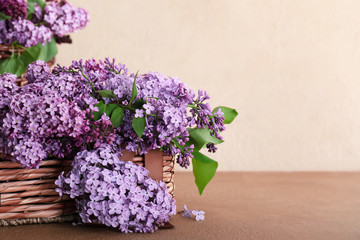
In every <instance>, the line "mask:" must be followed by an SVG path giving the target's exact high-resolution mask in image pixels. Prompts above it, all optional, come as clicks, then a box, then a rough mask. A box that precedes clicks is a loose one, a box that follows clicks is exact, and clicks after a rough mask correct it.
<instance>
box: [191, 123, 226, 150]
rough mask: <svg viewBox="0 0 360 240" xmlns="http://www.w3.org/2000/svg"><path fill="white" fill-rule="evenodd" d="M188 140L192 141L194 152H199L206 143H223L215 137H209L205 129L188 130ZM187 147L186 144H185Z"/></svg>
mask: <svg viewBox="0 0 360 240" xmlns="http://www.w3.org/2000/svg"><path fill="white" fill-rule="evenodd" d="M189 134H190V135H189V139H190V141H192V142H193V143H194V145H195V148H194V150H195V151H199V150H200V149H201V148H203V147H204V146H205V145H206V144H208V143H215V144H219V143H222V142H224V141H223V140H220V139H218V138H216V137H213V136H211V135H210V132H209V129H207V128H205V129H202V128H193V129H190V130H189ZM187 145H188V144H187Z"/></svg>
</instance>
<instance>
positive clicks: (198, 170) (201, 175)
mask: <svg viewBox="0 0 360 240" xmlns="http://www.w3.org/2000/svg"><path fill="white" fill-rule="evenodd" d="M192 154H193V156H194V158H193V159H192V164H193V173H194V177H195V183H196V186H197V187H198V189H199V193H200V195H201V194H202V193H203V191H204V189H205V187H206V185H207V184H208V183H209V182H210V180H211V179H212V178H213V177H214V175H215V172H216V169H217V167H218V163H217V162H216V161H214V160H212V159H211V158H209V157H207V156H205V155H204V154H202V153H199V152H193V153H192Z"/></svg>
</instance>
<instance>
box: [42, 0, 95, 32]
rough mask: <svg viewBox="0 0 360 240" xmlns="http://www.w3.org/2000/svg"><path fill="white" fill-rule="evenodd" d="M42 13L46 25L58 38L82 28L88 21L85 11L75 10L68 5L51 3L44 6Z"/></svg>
mask: <svg viewBox="0 0 360 240" xmlns="http://www.w3.org/2000/svg"><path fill="white" fill-rule="evenodd" d="M44 11H45V15H44V21H45V22H46V25H47V26H48V27H49V28H50V29H51V31H52V32H53V33H54V34H55V35H57V36H59V37H63V36H65V35H66V34H68V33H72V32H76V31H77V30H79V29H81V28H84V27H85V26H86V24H87V23H88V21H89V15H88V13H87V11H86V10H85V9H83V8H75V7H73V6H72V5H71V4H69V3H64V4H58V3H57V2H51V3H49V4H47V5H46V6H45V8H44Z"/></svg>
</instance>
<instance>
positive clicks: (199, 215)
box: [179, 205, 205, 221]
mask: <svg viewBox="0 0 360 240" xmlns="http://www.w3.org/2000/svg"><path fill="white" fill-rule="evenodd" d="M179 213H182V217H187V218H192V216H193V215H194V218H195V220H196V221H203V220H205V212H204V211H198V210H189V209H188V208H187V206H186V205H184V210H183V211H180V212H179Z"/></svg>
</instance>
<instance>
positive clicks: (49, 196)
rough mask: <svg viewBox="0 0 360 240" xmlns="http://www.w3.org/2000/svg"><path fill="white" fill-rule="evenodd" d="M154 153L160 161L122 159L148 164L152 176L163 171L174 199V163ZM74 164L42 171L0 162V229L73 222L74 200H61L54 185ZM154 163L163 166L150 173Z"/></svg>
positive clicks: (45, 166)
mask: <svg viewBox="0 0 360 240" xmlns="http://www.w3.org/2000/svg"><path fill="white" fill-rule="evenodd" d="M153 151H156V152H157V153H160V155H159V154H157V156H160V158H159V157H158V159H154V158H153V156H152V159H147V156H146V155H145V156H138V155H135V154H134V153H132V154H128V153H127V154H126V157H125V159H123V160H125V161H133V162H134V163H136V164H139V165H142V166H144V167H147V166H146V165H148V168H149V169H150V174H149V175H150V176H151V175H152V174H154V173H155V174H157V173H156V172H160V173H161V172H162V180H163V181H164V182H165V183H166V186H167V188H168V191H169V193H170V194H172V196H173V197H174V178H173V176H174V160H173V158H172V157H170V156H164V155H163V154H162V152H160V151H158V150H153ZM124 156H125V154H124ZM155 156H156V155H155ZM71 162H72V161H71V160H56V159H54V160H44V161H43V163H42V165H41V166H40V168H39V169H23V168H21V166H20V164H18V163H15V162H12V161H9V160H0V226H10V225H22V224H38V223H51V222H64V221H73V220H74V217H76V216H74V213H75V202H74V200H72V199H70V197H69V196H67V195H65V196H62V197H60V196H59V194H58V193H57V192H56V191H55V188H56V185H55V184H54V182H55V180H56V179H57V177H58V175H59V174H60V173H61V172H62V171H65V172H66V171H69V170H70V169H71ZM153 162H160V164H161V165H160V166H159V167H158V168H157V169H155V170H151V169H153V167H152V166H151V165H153ZM149 165H150V166H149ZM160 177H161V176H160Z"/></svg>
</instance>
